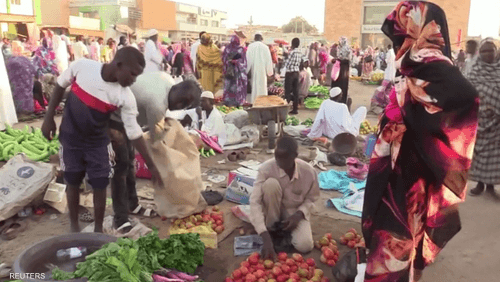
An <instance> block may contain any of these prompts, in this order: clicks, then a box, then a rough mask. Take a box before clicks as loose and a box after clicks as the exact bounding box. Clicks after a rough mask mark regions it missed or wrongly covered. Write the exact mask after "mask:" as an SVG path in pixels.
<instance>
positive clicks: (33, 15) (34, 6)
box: [0, 0, 41, 38]
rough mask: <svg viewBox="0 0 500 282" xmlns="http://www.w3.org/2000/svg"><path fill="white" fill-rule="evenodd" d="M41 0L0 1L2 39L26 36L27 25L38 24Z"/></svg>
mask: <svg viewBox="0 0 500 282" xmlns="http://www.w3.org/2000/svg"><path fill="white" fill-rule="evenodd" d="M40 2H41V0H0V32H1V34H2V37H10V38H14V37H16V36H17V35H18V34H20V35H22V36H27V35H28V28H27V25H35V24H39V23H40Z"/></svg>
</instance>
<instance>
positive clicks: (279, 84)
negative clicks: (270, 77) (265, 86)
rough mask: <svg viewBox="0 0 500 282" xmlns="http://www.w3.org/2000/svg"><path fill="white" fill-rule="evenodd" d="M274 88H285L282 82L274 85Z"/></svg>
mask: <svg viewBox="0 0 500 282" xmlns="http://www.w3.org/2000/svg"><path fill="white" fill-rule="evenodd" d="M274 86H276V87H283V83H281V82H277V81H276V82H275V83H274Z"/></svg>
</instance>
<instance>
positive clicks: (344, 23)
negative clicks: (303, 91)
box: [324, 0, 471, 48]
mask: <svg viewBox="0 0 500 282" xmlns="http://www.w3.org/2000/svg"><path fill="white" fill-rule="evenodd" d="M470 1H471V0H461V1H456V0H430V2H433V3H436V4H437V5H439V6H440V7H441V8H442V9H443V10H444V11H445V13H446V16H447V20H448V28H449V32H450V40H451V43H452V45H453V46H454V48H458V46H459V45H460V44H462V46H463V41H464V40H465V39H466V37H467V28H468V25H469V11H470ZM399 2H400V1H399V0H325V29H324V30H325V33H324V35H325V37H326V39H327V40H328V41H330V42H336V41H338V40H339V38H340V37H341V36H346V37H348V38H349V40H350V42H351V43H354V44H357V45H359V46H361V47H363V48H365V47H367V46H368V45H370V46H372V47H374V48H375V47H383V46H386V45H387V44H390V40H389V39H388V38H387V37H386V36H385V35H384V34H382V31H381V30H380V27H381V25H382V23H383V22H384V20H385V18H386V16H387V15H388V14H389V13H390V12H391V11H392V10H393V9H394V7H395V6H396V5H397V4H398V3H399ZM339 8H341V12H339Z"/></svg>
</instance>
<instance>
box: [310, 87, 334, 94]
mask: <svg viewBox="0 0 500 282" xmlns="http://www.w3.org/2000/svg"><path fill="white" fill-rule="evenodd" d="M309 92H310V93H319V94H323V95H328V94H330V90H329V89H328V87H326V86H321V85H314V86H311V87H310V88H309Z"/></svg>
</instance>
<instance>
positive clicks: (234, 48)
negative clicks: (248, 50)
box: [222, 35, 247, 73]
mask: <svg viewBox="0 0 500 282" xmlns="http://www.w3.org/2000/svg"><path fill="white" fill-rule="evenodd" d="M237 54H239V56H240V59H242V60H243V61H242V64H241V65H242V66H244V67H245V69H246V64H247V62H246V60H247V59H246V56H245V49H244V48H243V47H242V46H241V41H240V38H239V37H238V36H236V35H233V36H232V37H231V42H230V43H229V45H227V46H226V49H224V53H222V62H223V63H224V64H223V66H224V73H226V71H227V69H228V67H232V66H233V65H232V64H231V62H230V61H232V60H233V58H234V57H235V56H236V55H237Z"/></svg>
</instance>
